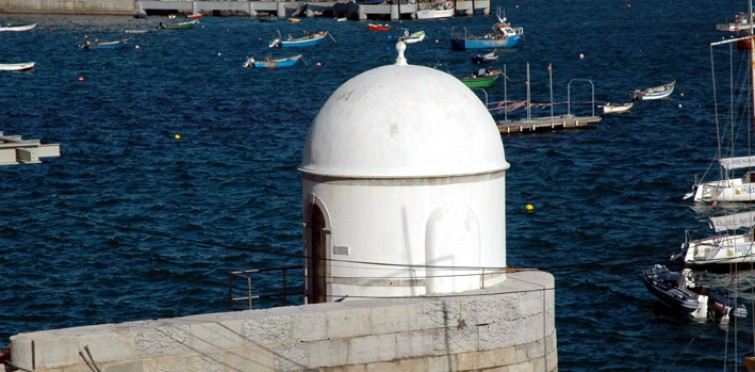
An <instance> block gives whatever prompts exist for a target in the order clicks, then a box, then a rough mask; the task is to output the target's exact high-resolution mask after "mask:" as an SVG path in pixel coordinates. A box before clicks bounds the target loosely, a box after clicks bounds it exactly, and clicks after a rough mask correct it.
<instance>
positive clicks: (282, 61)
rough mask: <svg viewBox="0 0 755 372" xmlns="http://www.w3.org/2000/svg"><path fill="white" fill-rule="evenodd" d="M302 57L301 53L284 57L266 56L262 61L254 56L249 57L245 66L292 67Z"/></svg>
mask: <svg viewBox="0 0 755 372" xmlns="http://www.w3.org/2000/svg"><path fill="white" fill-rule="evenodd" d="M300 58H301V54H297V55H295V56H290V57H284V58H270V57H265V58H264V59H262V60H261V61H258V60H256V59H254V57H248V58H247V59H246V62H244V64H243V66H244V67H247V68H251V67H256V68H279V67H291V66H293V65H295V64H296V62H298V61H299V59H300Z"/></svg>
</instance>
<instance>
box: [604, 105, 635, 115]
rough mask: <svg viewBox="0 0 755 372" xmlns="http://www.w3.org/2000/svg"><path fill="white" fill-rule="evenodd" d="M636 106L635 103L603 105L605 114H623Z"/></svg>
mask: <svg viewBox="0 0 755 372" xmlns="http://www.w3.org/2000/svg"><path fill="white" fill-rule="evenodd" d="M633 106H634V103H633V102H629V103H607V104H605V105H603V113H604V114H615V113H621V112H627V111H629V110H631V109H632V107H633Z"/></svg>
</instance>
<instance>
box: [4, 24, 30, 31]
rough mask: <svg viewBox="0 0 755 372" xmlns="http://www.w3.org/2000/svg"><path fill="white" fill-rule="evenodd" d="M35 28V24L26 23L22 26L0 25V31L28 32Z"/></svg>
mask: <svg viewBox="0 0 755 372" xmlns="http://www.w3.org/2000/svg"><path fill="white" fill-rule="evenodd" d="M36 26H37V24H36V23H27V24H23V25H12V24H4V25H3V24H0V31H16V32H18V31H29V30H31V29H33V28H34V27H36Z"/></svg>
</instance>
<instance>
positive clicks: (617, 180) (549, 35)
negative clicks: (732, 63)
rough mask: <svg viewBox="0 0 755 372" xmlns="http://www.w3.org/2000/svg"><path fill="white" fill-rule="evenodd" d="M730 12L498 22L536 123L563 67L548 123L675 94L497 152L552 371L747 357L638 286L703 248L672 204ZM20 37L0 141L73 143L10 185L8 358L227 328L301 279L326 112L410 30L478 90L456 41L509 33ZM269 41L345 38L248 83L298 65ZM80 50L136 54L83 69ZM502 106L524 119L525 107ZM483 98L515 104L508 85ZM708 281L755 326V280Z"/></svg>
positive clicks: (549, 9)
mask: <svg viewBox="0 0 755 372" xmlns="http://www.w3.org/2000/svg"><path fill="white" fill-rule="evenodd" d="M739 3H740V1H693V2H690V1H682V0H670V1H636V2H631V7H630V6H629V4H628V2H618V1H586V0H567V1H558V2H535V1H532V2H530V1H523V2H521V3H519V4H516V3H505V4H501V5H504V6H505V10H506V15H507V16H508V18H509V20H510V21H511V22H513V23H514V25H515V26H523V27H524V28H525V33H526V42H525V43H524V45H522V46H521V47H520V48H518V49H516V50H512V51H507V52H506V53H504V54H503V56H502V58H501V60H500V63H501V64H504V63H505V64H506V68H507V72H508V73H509V75H510V78H511V80H512V81H524V80H525V79H526V63H529V64H530V70H531V71H530V74H531V79H532V84H531V87H532V96H533V98H532V100H533V101H535V102H548V101H549V99H550V98H549V88H548V72H547V65H548V64H549V63H551V64H552V65H553V90H554V100H555V101H565V100H566V96H567V86H568V84H569V82H570V81H571V80H572V79H580V80H576V81H574V82H573V83H572V85H571V95H572V100H573V101H575V102H579V101H589V99H590V94H589V91H590V88H589V84H587V83H585V82H584V81H583V80H581V79H588V80H591V81H592V82H593V83H594V86H595V97H596V100H597V102H598V103H605V102H609V101H613V102H624V101H627V100H628V95H627V94H626V90H627V89H631V88H644V87H649V86H654V85H660V84H662V83H666V82H668V81H671V80H676V81H677V91H676V92H675V94H674V97H673V99H670V100H664V101H654V102H639V103H638V104H636V105H635V108H634V109H633V110H632V111H631V112H630V113H628V114H623V115H614V116H606V117H604V120H603V121H602V122H601V123H599V124H598V125H597V126H596V128H595V129H591V130H582V131H563V132H553V133H543V134H532V135H517V136H504V137H502V139H503V142H504V145H505V150H506V157H507V160H508V161H509V162H510V163H511V169H510V170H509V171H508V172H507V191H508V194H507V209H508V216H507V225H508V262H509V264H510V265H511V266H516V267H537V268H540V269H543V270H546V271H549V272H551V273H553V274H554V275H555V277H556V286H557V292H556V327H557V330H558V348H559V350H558V352H559V367H560V369H561V370H564V371H575V370H589V371H591V370H606V369H616V370H652V371H656V370H685V371H686V370H721V369H724V368H725V369H729V370H734V367H735V363H741V359H742V356H743V355H745V354H747V353H752V351H753V346H752V345H753V343H752V335H753V332H752V331H751V328H752V321H751V320H750V319H747V320H745V321H744V322H741V323H740V324H737V325H736V326H734V325H731V326H729V327H727V328H720V327H717V326H714V325H710V324H704V323H697V322H693V321H689V320H686V319H683V318H680V317H678V316H675V315H674V314H673V313H670V312H668V311H666V310H665V309H664V308H663V307H662V306H660V305H659V304H658V303H657V301H656V300H655V298H654V297H653V296H652V295H651V294H650V293H649V292H647V290H646V289H645V288H644V287H643V285H642V282H641V280H640V278H639V273H640V270H641V269H642V268H643V267H645V266H646V265H649V264H651V263H654V262H662V261H664V260H666V259H667V258H668V257H669V255H670V254H672V253H674V252H675V251H676V250H677V249H678V247H679V244H680V243H681V242H682V240H683V238H684V231H685V229H690V230H691V231H692V233H693V234H704V233H705V232H706V231H705V227H706V224H705V218H704V216H702V215H700V214H698V213H697V212H695V211H694V210H693V209H692V208H690V204H689V203H688V202H687V201H683V200H682V199H681V196H682V195H683V194H684V193H686V192H687V191H689V188H690V187H691V185H692V181H693V179H694V175H695V174H702V172H704V171H705V168H706V167H707V165H708V162H709V160H710V159H711V158H712V157H713V156H714V155H715V145H716V142H715V128H714V126H713V117H712V105H711V103H710V97H709V96H710V94H711V84H710V80H711V79H710V77H711V73H710V58H709V49H708V43H709V42H711V41H715V40H719V39H721V38H723V37H728V36H729V34H725V33H721V32H717V31H715V23H716V22H717V21H722V20H724V19H726V18H729V19H731V18H733V15H734V13H736V12H737V11H741V10H744V9H745V8H746V5H745V4H739ZM495 5H498V4H495V3H494V7H495ZM16 19H19V20H28V21H36V22H39V26H38V27H37V28H36V29H34V30H33V31H30V32H24V33H2V34H0V56H2V60H0V62H5V63H8V62H24V61H29V60H35V61H37V63H38V65H37V68H36V69H35V70H34V71H33V72H30V73H2V74H0V130H2V131H4V132H5V133H6V134H18V135H23V136H24V138H27V139H32V138H35V139H41V140H42V141H43V142H44V143H60V144H61V151H62V155H61V157H60V158H54V159H46V160H44V162H43V163H42V164H36V165H24V166H4V167H0V179H1V180H2V181H1V182H0V195H2V198H1V199H0V213H2V215H1V216H2V217H0V304H2V305H0V345H5V344H7V341H8V338H9V337H10V336H11V335H13V334H16V333H20V332H26V331H34V330H41V329H51V328H62V327H69V326H77V325H84V324H96V323H108V322H123V321H130V320H138V319H154V318H161V317H174V316H181V315H188V314H195V313H203V312H217V311H224V310H225V309H226V306H227V303H226V296H227V290H226V286H227V272H228V271H229V270H239V269H248V268H265V267H282V266H291V265H294V266H298V265H300V264H301V258H300V256H301V222H300V221H301V211H300V210H301V203H300V193H301V181H300V175H299V173H298V172H297V170H296V167H297V166H298V165H299V163H300V161H301V149H302V146H303V144H304V140H305V137H306V133H307V129H308V127H309V125H310V123H311V121H312V119H313V118H314V116H315V115H316V114H317V112H318V110H319V109H320V107H322V105H323V104H324V102H325V100H326V99H327V98H328V97H329V95H330V94H331V93H332V92H333V91H334V90H335V89H336V88H337V87H338V86H340V85H341V84H343V83H344V82H345V81H346V80H348V79H349V78H351V77H353V76H355V75H357V74H359V73H361V72H363V71H365V70H368V69H370V68H374V67H377V66H381V65H384V64H389V63H393V61H394V60H395V51H394V49H393V40H389V36H390V37H395V36H396V35H398V34H399V33H400V32H402V30H400V29H399V28H401V27H404V28H409V29H410V30H416V29H423V30H425V31H426V32H427V34H428V40H426V41H425V42H424V43H422V44H417V45H412V46H410V47H409V49H408V51H407V58H408V60H409V62H410V63H412V64H419V65H426V66H439V68H441V69H443V70H445V71H449V72H451V73H453V74H456V75H462V74H468V73H469V72H471V71H472V70H473V68H474V66H473V65H472V64H471V63H470V56H472V55H473V54H475V52H473V51H467V52H459V51H452V50H451V48H450V41H449V37H450V31H451V28H454V27H455V28H461V27H468V28H469V29H470V30H479V31H482V30H484V29H488V28H489V27H490V25H491V24H492V23H493V22H494V21H495V19H494V18H493V17H470V18H458V19H453V20H445V21H404V22H402V23H401V24H397V23H394V27H397V29H396V30H395V32H391V33H387V34H386V33H377V32H368V31H367V24H366V22H353V21H349V22H335V21H334V20H331V19H306V20H303V21H302V22H301V23H299V24H288V23H285V22H278V23H260V22H257V21H255V19H252V18H217V17H206V18H204V19H202V20H201V22H200V24H199V25H198V26H197V27H196V28H194V29H192V30H188V31H157V30H156V26H157V24H158V23H159V22H160V21H165V19H164V18H159V17H151V18H149V19H146V20H137V19H133V18H130V17H83V16H24V17H21V16H19V17H16ZM145 28H149V29H150V30H151V32H149V33H147V34H140V35H134V34H125V33H123V31H124V30H126V29H145ZM276 30H280V31H281V32H283V33H284V34H286V33H292V34H297V33H301V31H302V30H308V31H317V30H326V31H330V32H331V33H332V35H333V37H334V39H335V40H326V41H324V42H323V43H322V44H321V45H319V46H317V47H316V48H311V49H307V50H304V60H303V61H302V62H303V63H302V62H300V63H299V64H298V65H297V66H295V67H293V68H291V69H281V70H272V71H261V70H248V69H244V68H241V67H240V66H241V64H242V63H243V61H244V59H245V57H246V56H256V57H258V58H259V57H262V56H263V55H264V54H265V53H272V54H273V55H281V54H287V53H286V52H284V51H280V50H274V51H270V50H269V49H267V42H268V41H269V40H270V39H271V38H272V36H273V33H274V32H275V31H276ZM84 35H88V36H89V38H90V39H93V38H100V39H101V40H111V39H112V40H114V39H119V38H122V37H129V38H130V39H131V41H130V43H129V47H128V48H126V49H123V50H106V51H83V50H80V49H78V48H77V45H78V44H79V43H80V42H81V41H82V38H83V36H84ZM436 40H437V42H436ZM137 45H138V46H139V48H136V46H137ZM276 53H279V54H276ZM580 53H582V54H583V55H584V58H583V59H580V58H579V55H580ZM739 57H740V56H737V58H739ZM318 63H319V65H320V66H319V67H318V65H317V64H318ZM722 63H724V64H725V63H728V62H722ZM80 78H83V81H80ZM506 88H507V89H506V94H507V96H508V98H510V99H520V100H521V99H525V98H526V91H525V88H524V85H521V84H519V85H515V84H512V83H510V84H507V86H506ZM428 94H433V92H428ZM682 94H683V95H682ZM488 95H489V100H490V101H491V102H494V101H500V100H502V99H503V98H504V84H502V82H501V83H500V84H498V85H496V86H495V87H493V88H491V89H489V90H488ZM481 97H483V96H482V95H481ZM554 110H555V113H556V114H557V115H560V114H563V113H566V110H567V109H566V106H564V105H559V106H556V107H555V108H554ZM572 110H573V111H575V112H577V113H585V111H589V107H588V106H584V105H575V106H573V107H572ZM494 114H495V115H496V117H502V115H503V114H502V113H498V112H495V113H494ZM549 114H550V109H547V108H546V109H539V110H533V115H534V116H542V115H549ZM510 115H512V116H519V117H521V116H522V115H523V112H522V111H518V112H514V113H511V114H510ZM176 134H180V136H181V139H180V141H177V140H176V139H175V137H174V136H175V135H176ZM526 203H532V204H533V205H534V206H535V208H536V211H535V212H534V213H526V212H525V208H524V205H525V204H526ZM707 278H708V279H709V280H711V281H712V282H714V283H717V285H719V286H720V287H727V288H730V289H735V290H736V293H738V294H740V295H741V296H743V301H744V302H745V303H746V304H747V305H748V306H751V305H752V302H753V298H755V296H753V295H752V294H751V289H752V287H753V284H752V282H753V278H755V274H752V273H748V272H744V273H740V275H739V276H737V277H735V278H733V280H732V277H730V276H728V275H724V276H721V275H708V276H707ZM732 283H734V284H736V285H737V286H736V288H735V287H733V284H732ZM262 284H263V285H264V284H265V283H264V282H263V283H262Z"/></svg>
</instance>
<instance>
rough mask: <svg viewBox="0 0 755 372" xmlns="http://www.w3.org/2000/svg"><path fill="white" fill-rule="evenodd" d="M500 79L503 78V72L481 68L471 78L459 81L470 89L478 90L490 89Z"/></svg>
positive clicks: (466, 77) (463, 78)
mask: <svg viewBox="0 0 755 372" xmlns="http://www.w3.org/2000/svg"><path fill="white" fill-rule="evenodd" d="M499 77H501V70H491V69H485V68H481V69H479V70H477V71H476V72H474V73H472V74H471V75H469V76H464V77H460V78H459V80H461V82H462V83H464V85H466V86H468V87H469V88H472V89H477V88H490V87H491V86H493V83H495V81H496V80H497V79H498V78H499Z"/></svg>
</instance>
